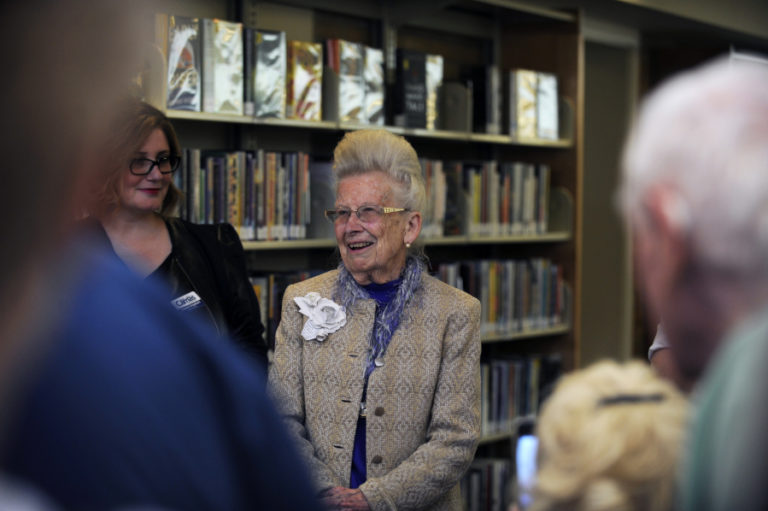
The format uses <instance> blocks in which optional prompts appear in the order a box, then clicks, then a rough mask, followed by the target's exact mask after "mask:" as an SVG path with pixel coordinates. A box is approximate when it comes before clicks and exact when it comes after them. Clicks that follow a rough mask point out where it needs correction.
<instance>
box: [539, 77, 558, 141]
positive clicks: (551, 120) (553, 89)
mask: <svg viewBox="0 0 768 511" xmlns="http://www.w3.org/2000/svg"><path fill="white" fill-rule="evenodd" d="M558 101H559V99H558V93H557V77H556V76H555V75H554V74H552V73H541V72H540V73H538V83H537V88H536V135H537V136H538V137H539V138H542V139H545V140H557V138H558V131H559V127H558V115H559V113H558Z"/></svg>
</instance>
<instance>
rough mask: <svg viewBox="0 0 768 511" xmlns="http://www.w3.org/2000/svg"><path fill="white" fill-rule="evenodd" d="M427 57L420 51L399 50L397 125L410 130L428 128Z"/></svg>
mask: <svg viewBox="0 0 768 511" xmlns="http://www.w3.org/2000/svg"><path fill="white" fill-rule="evenodd" d="M426 66H427V64H426V55H425V54H424V53H422V52H418V51H410V50H398V57H397V77H398V80H397V87H396V90H395V92H396V98H397V107H396V112H395V124H396V125H401V126H405V127H408V128H426V127H427V67H426Z"/></svg>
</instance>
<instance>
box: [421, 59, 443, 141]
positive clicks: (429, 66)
mask: <svg viewBox="0 0 768 511" xmlns="http://www.w3.org/2000/svg"><path fill="white" fill-rule="evenodd" d="M425 66H426V67H425V73H426V75H425V76H426V87H427V104H426V108H427V110H426V127H427V129H428V130H434V129H437V128H438V127H439V126H440V100H439V91H440V86H441V85H442V84H443V57H442V55H432V54H427V56H426V62H425Z"/></svg>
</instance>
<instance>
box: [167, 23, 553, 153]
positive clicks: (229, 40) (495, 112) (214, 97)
mask: <svg viewBox="0 0 768 511" xmlns="http://www.w3.org/2000/svg"><path fill="white" fill-rule="evenodd" d="M156 25H157V29H158V39H159V44H160V46H161V48H162V50H163V52H164V55H165V58H166V65H167V78H166V80H165V81H166V85H167V94H166V107H167V108H168V109H174V110H188V111H198V112H199V111H203V112H211V113H225V114H234V115H247V116H254V117H257V118H276V119H283V118H288V119H303V120H311V121H320V120H331V121H342V122H349V123H354V124H371V125H384V124H385V122H386V117H387V116H388V115H389V116H390V119H391V123H392V124H394V125H396V126H403V127H410V128H423V129H446V130H454V131H464V132H471V131H480V132H484V133H493V134H500V133H502V132H505V133H508V134H510V135H512V136H515V137H519V138H523V139H524V138H530V139H557V138H558V126H559V125H558V115H559V114H558V104H559V96H558V85H557V77H556V76H555V75H554V74H552V73H544V72H540V71H532V70H524V69H513V70H509V71H508V72H507V75H506V76H505V81H506V83H507V87H506V89H507V93H506V94H502V79H501V75H502V73H501V71H500V70H499V68H498V67H497V66H480V67H477V68H475V69H471V70H469V71H467V72H466V73H464V74H463V77H462V79H461V80H460V81H446V80H444V58H443V56H442V55H435V54H429V53H426V52H422V51H417V50H412V49H398V51H397V53H396V57H395V58H396V63H395V65H394V66H393V67H395V68H396V72H397V75H396V76H397V79H396V81H395V82H394V84H392V90H391V91H390V92H391V95H388V94H387V85H386V80H385V73H384V69H385V55H384V52H383V51H382V50H381V49H380V48H373V47H369V46H366V45H364V44H362V43H359V42H353V41H345V40H343V39H327V40H326V41H325V42H324V44H323V43H319V42H309V41H294V40H287V38H286V34H285V32H282V31H276V30H264V29H254V28H250V27H245V26H243V24H242V23H238V22H234V21H227V20H222V19H210V18H190V17H185V16H175V15H167V14H159V15H158V16H157V23H156ZM387 96H390V97H391V104H390V105H388V102H389V98H388V97H387ZM503 96H504V98H505V103H506V108H504V106H503V104H502V103H503V102H502V97H503ZM502 110H503V111H504V112H506V113H505V116H502ZM503 117H504V118H503ZM505 120H506V124H507V126H506V127H504V129H502V125H503V124H504V123H505V122H504V121H505Z"/></svg>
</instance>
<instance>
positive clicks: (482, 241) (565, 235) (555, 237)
mask: <svg viewBox="0 0 768 511" xmlns="http://www.w3.org/2000/svg"><path fill="white" fill-rule="evenodd" d="M571 239H572V235H571V233H570V232H567V231H559V232H548V233H546V234H526V235H520V236H485V237H483V236H446V237H444V238H425V239H422V240H421V241H422V242H423V243H424V245H426V246H457V245H498V244H513V243H531V244H532V243H563V242H567V241H570V240H571ZM243 248H244V249H245V250H306V249H315V248H336V240H335V239H332V238H325V239H306V240H282V241H280V240H273V241H243Z"/></svg>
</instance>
